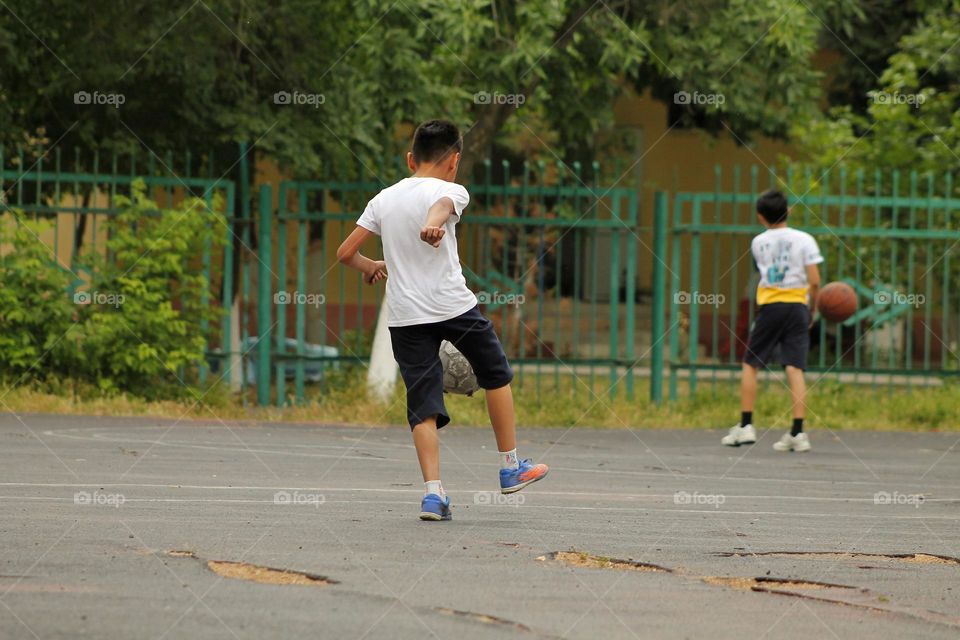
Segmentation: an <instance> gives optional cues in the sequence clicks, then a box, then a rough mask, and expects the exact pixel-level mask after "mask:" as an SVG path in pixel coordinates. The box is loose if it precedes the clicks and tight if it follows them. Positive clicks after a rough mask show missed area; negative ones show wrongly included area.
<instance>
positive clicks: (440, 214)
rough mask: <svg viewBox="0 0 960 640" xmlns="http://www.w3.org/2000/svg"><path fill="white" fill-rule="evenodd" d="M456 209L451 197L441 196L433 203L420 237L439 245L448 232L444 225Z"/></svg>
mask: <svg viewBox="0 0 960 640" xmlns="http://www.w3.org/2000/svg"><path fill="white" fill-rule="evenodd" d="M454 211H455V209H454V206H453V200H451V199H450V198H440V199H439V200H437V201H436V202H434V203H433V206H431V207H430V209H429V210H428V211H427V221H426V223H425V224H424V225H423V229H421V230H420V239H421V240H423V241H424V242H426V243H427V244H429V245H431V246H434V247H439V246H440V241H441V240H442V239H443V236H444V235H445V234H446V231H444V229H443V226H444V225H445V224H447V220H449V219H450V216H452V215H453V212H454Z"/></svg>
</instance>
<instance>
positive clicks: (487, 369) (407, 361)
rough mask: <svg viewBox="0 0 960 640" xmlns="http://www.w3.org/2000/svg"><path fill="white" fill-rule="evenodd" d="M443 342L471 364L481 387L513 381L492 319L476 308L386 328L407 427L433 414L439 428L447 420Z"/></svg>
mask: <svg viewBox="0 0 960 640" xmlns="http://www.w3.org/2000/svg"><path fill="white" fill-rule="evenodd" d="M443 340H449V341H450V342H452V343H453V346H455V347H456V348H457V349H459V350H460V352H461V353H462V354H463V355H464V357H466V359H467V360H468V361H469V362H470V366H471V367H473V372H474V373H475V374H476V375H477V382H478V383H479V384H480V388H481V389H499V388H500V387H503V386H506V385H508V384H510V382H511V381H512V380H513V371H512V370H511V369H510V363H509V362H507V356H506V354H505V353H504V352H503V346H501V344H500V339H499V338H497V334H496V332H495V331H494V330H493V323H492V322H490V320H489V319H487V318H485V317H483V314H481V313H480V307H474V308H473V309H471V310H470V311H467V312H466V313H464V314H463V315H459V316H457V317H456V318H452V319H450V320H444V321H443V322H432V323H429V324H415V325H410V326H408V327H390V342H391V343H392V345H393V357H394V358H396V360H397V364H399V365H400V375H401V376H402V377H403V383H404V385H406V387H407V421H408V422H409V423H410V428H411V429H412V428H413V427H415V426H416V425H418V424H420V423H421V422H423V421H424V420H426V419H427V418H430V417H431V416H437V427H443V426H444V425H446V424H447V423H449V422H450V416H449V415H447V408H446V406H445V405H444V404H443V365H442V364H440V355H439V353H440V342H441V341H443Z"/></svg>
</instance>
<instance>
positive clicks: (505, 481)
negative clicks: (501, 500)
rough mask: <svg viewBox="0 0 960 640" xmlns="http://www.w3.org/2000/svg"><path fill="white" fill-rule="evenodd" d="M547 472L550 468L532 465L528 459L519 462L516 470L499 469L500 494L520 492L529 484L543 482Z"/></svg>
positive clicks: (531, 461) (543, 465)
mask: <svg viewBox="0 0 960 640" xmlns="http://www.w3.org/2000/svg"><path fill="white" fill-rule="evenodd" d="M549 471H550V467H548V466H547V465H545V464H533V460H531V459H530V458H527V459H525V460H521V461H520V467H519V468H517V469H500V493H513V492H515V491H520V489H523V488H524V487H525V486H527V485H528V484H530V483H533V482H536V481H537V480H543V479H544V478H545V477H547V473H548V472H549Z"/></svg>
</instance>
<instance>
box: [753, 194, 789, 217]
mask: <svg viewBox="0 0 960 640" xmlns="http://www.w3.org/2000/svg"><path fill="white" fill-rule="evenodd" d="M757 213H759V214H760V215H761V216H763V219H764V220H766V221H767V222H768V223H769V224H779V223H781V222H784V221H785V220H786V219H787V197H786V196H785V195H783V192H782V191H777V190H776V189H771V190H770V191H764V192H763V193H762V194H760V197H759V198H757Z"/></svg>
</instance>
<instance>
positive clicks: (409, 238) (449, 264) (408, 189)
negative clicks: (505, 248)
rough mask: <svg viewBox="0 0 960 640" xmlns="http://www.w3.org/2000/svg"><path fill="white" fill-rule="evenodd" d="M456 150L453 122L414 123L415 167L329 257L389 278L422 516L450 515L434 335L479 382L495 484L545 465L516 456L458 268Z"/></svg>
mask: <svg viewBox="0 0 960 640" xmlns="http://www.w3.org/2000/svg"><path fill="white" fill-rule="evenodd" d="M462 149H463V138H462V137H461V136H460V131H459V130H458V129H457V127H456V125H454V124H453V123H451V122H447V121H445V120H430V121H429V122H424V123H422V124H421V125H420V126H418V127H417V129H416V131H415V132H414V134H413V148H412V150H411V151H410V152H409V153H407V167H408V168H409V169H410V171H411V173H412V174H413V175H412V176H411V177H409V178H405V179H403V180H401V181H400V182H398V183H396V184H395V185H393V186H391V187H387V188H386V189H384V190H383V191H381V192H380V193H379V194H377V196H376V197H374V198H373V200H371V201H370V202H369V203H368V204H367V208H366V209H365V210H364V212H363V215H361V216H360V219H359V220H357V228H356V229H354V230H353V232H352V233H351V234H350V235H349V236H348V237H347V239H346V240H344V241H343V244H342V245H340V249H338V250H337V259H338V260H340V262H341V263H343V264H345V265H347V266H350V267H353V268H354V269H358V270H360V271H361V272H363V274H364V276H365V279H366V281H367V282H368V283H370V284H374V283H376V282H378V281H380V280H383V279H384V278H386V279H387V298H386V300H387V318H388V319H387V325H388V326H389V327H390V339H391V342H392V344H393V355H394V357H395V358H396V359H397V363H398V364H399V365H400V375H401V376H402V377H403V383H404V385H406V388H407V420H408V421H409V423H410V429H411V431H412V433H413V443H414V446H415V447H416V449H417V458H418V459H419V460H420V470H421V471H422V472H423V481H424V483H425V492H424V496H423V501H422V502H421V503H420V519H422V520H450V518H451V514H450V498H449V497H448V496H447V494H446V492H445V491H444V489H443V485H442V484H441V483H440V441H439V439H438V434H437V430H438V429H440V428H442V427H443V426H444V425H446V424H447V423H448V422H450V416H449V415H447V410H446V407H445V406H444V403H443V366H442V365H441V364H440V356H439V350H440V342H441V341H442V340H449V341H450V342H452V343H453V344H454V346H456V348H457V349H459V350H460V351H461V352H462V353H463V355H464V356H465V357H466V358H467V360H468V361H469V362H470V365H471V366H472V367H473V371H474V373H475V374H476V375H477V381H478V382H479V383H480V386H481V387H482V388H483V389H485V395H486V399H487V411H488V413H489V415H490V423H491V425H492V426H493V433H494V437H495V438H496V441H497V449H498V451H499V452H500V491H501V492H502V493H513V492H515V491H519V490H520V489H522V488H524V487H525V486H527V485H528V484H530V483H532V482H536V481H537V480H540V479H542V478H543V477H544V476H546V475H547V471H548V469H547V465H545V464H537V465H535V464H533V463H532V462H531V461H530V460H529V459H528V460H518V459H517V436H516V422H515V417H514V409H513V392H512V391H511V390H510V382H511V381H512V380H513V371H512V370H511V369H510V364H509V363H508V362H507V357H506V355H505V354H504V352H503V347H502V346H501V345H500V340H499V339H498V338H497V335H496V333H495V332H494V330H493V323H491V322H490V320H488V319H487V318H485V317H483V315H481V314H480V309H479V307H478V306H477V297H476V296H475V295H474V294H473V293H472V292H471V291H470V289H468V288H467V282H466V280H465V279H464V277H463V273H462V271H461V270H460V257H459V255H458V254H457V238H456V225H457V222H459V221H460V216H461V215H463V210H464V209H465V208H466V206H467V205H468V204H469V203H470V196H469V194H468V193H467V190H466V189H464V188H463V187H462V186H461V185H459V184H456V183H454V182H453V180H454V179H455V178H456V175H457V168H458V166H459V164H460V152H461V151H462ZM371 235H378V236H380V239H381V242H382V243H383V257H384V260H371V259H369V258H366V257H364V256H363V255H361V254H360V253H359V250H360V247H361V245H363V243H364V241H366V240H367V239H368V238H369V237H370V236H371ZM388 274H389V277H388Z"/></svg>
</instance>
